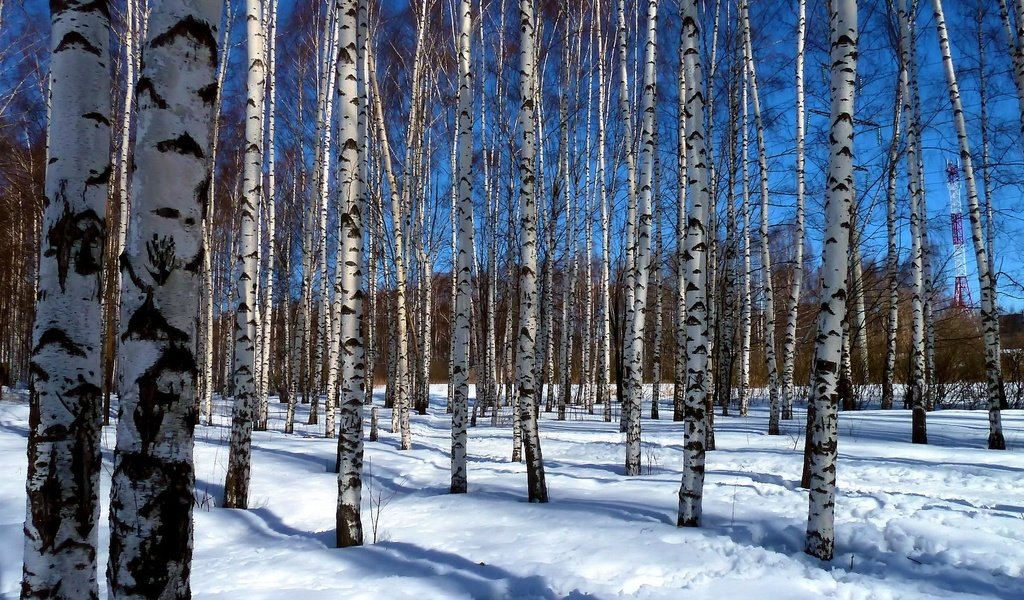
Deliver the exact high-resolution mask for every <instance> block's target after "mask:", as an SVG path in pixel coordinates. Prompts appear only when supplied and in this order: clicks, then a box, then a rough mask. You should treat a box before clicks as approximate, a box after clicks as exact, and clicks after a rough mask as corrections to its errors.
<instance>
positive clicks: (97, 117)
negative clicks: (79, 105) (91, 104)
mask: <svg viewBox="0 0 1024 600" xmlns="http://www.w3.org/2000/svg"><path fill="white" fill-rule="evenodd" d="M82 118H83V119H88V120H90V121H96V122H97V123H100V124H102V125H106V126H107V127H110V120H109V119H107V117H106V115H103V114H100V113H98V112H87V113H85V114H84V115H82Z"/></svg>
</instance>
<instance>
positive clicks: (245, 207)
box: [224, 0, 266, 508]
mask: <svg viewBox="0 0 1024 600" xmlns="http://www.w3.org/2000/svg"><path fill="white" fill-rule="evenodd" d="M245 8H246V12H245V28H246V51H247V57H248V78H247V79H246V84H245V87H246V91H247V94H248V100H247V102H246V109H245V165H244V168H243V169H244V170H243V175H242V178H243V181H242V197H241V201H242V206H241V229H240V233H239V236H240V237H239V244H238V254H237V255H236V257H235V263H236V264H237V265H238V280H237V282H236V286H235V289H236V293H237V294H238V304H237V305H236V309H235V339H234V343H235V360H234V365H233V375H232V377H233V379H234V383H235V401H234V407H233V409H232V412H231V439H230V450H229V453H228V472H227V479H226V480H225V483H224V506H225V508H248V507H249V474H250V469H251V464H250V463H251V453H252V448H251V444H252V423H253V416H254V411H253V408H254V406H253V403H254V401H255V399H256V398H255V392H256V389H255V381H256V332H257V330H258V327H259V316H258V313H257V305H256V300H257V299H256V290H257V288H258V287H259V276H258V274H257V271H256V269H257V254H258V252H259V248H258V245H257V241H256V228H257V225H256V223H257V212H258V210H259V206H260V200H261V197H262V195H263V93H264V89H265V86H266V64H265V63H264V57H265V47H264V44H265V40H264V36H265V33H266V32H265V30H264V28H263V7H262V6H261V2H260V0H246V3H245Z"/></svg>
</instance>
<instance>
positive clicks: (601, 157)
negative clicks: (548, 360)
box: [594, 0, 612, 422]
mask: <svg viewBox="0 0 1024 600" xmlns="http://www.w3.org/2000/svg"><path fill="white" fill-rule="evenodd" d="M602 5H603V0H596V1H595V3H594V15H595V17H594V18H595V19H596V20H597V21H598V22H601V21H602V20H603V19H602V12H601V7H602ZM597 33H598V35H597V113H598V116H597V185H598V192H599V200H598V203H599V204H600V206H601V276H600V279H599V284H598V289H599V290H600V292H599V293H600V295H601V301H600V305H599V311H600V315H599V316H598V349H597V352H598V361H597V370H598V373H599V374H600V375H599V381H598V388H597V401H598V402H599V403H601V405H602V409H603V412H604V420H605V421H606V422H607V421H611V420H612V410H611V408H612V407H611V393H610V386H611V321H610V319H611V248H610V244H611V226H610V223H609V215H608V184H607V181H606V177H605V138H606V129H605V127H606V126H605V123H606V119H607V104H606V101H607V92H606V90H605V55H604V29H603V28H602V27H598V29H597Z"/></svg>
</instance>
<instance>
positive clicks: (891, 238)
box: [881, 66, 906, 409]
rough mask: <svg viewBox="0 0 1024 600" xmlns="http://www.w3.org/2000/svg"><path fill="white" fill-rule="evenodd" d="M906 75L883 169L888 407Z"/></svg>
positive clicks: (887, 401) (884, 401) (888, 403)
mask: <svg viewBox="0 0 1024 600" xmlns="http://www.w3.org/2000/svg"><path fill="white" fill-rule="evenodd" d="M905 77H906V71H905V67H903V66H901V68H900V76H899V79H898V80H897V87H896V102H895V103H894V109H893V117H892V140H891V141H890V143H889V163H888V168H887V172H886V177H887V181H886V188H885V191H886V194H885V197H886V205H885V206H886V210H885V229H886V239H887V253H886V263H885V270H886V278H887V280H888V281H887V284H888V292H889V297H888V302H889V306H888V315H887V318H886V324H885V366H884V371H883V373H882V398H881V408H882V409H890V408H892V401H893V379H894V378H895V374H896V341H897V334H898V329H897V326H898V322H899V306H900V305H899V302H900V289H899V261H900V257H899V238H898V235H899V232H898V230H897V223H896V216H897V215H896V178H897V173H898V171H897V168H896V167H897V165H898V163H899V157H900V146H899V142H900V112H901V110H902V108H903V97H904V94H903V86H904V78H905Z"/></svg>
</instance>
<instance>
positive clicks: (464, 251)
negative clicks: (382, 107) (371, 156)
mask: <svg viewBox="0 0 1024 600" xmlns="http://www.w3.org/2000/svg"><path fill="white" fill-rule="evenodd" d="M471 4H472V3H471V1H470V0H460V1H459V12H458V16H459V36H458V40H459V46H458V47H459V114H458V134H459V138H458V157H457V171H456V172H457V178H458V188H459V190H458V191H459V202H458V207H457V210H458V216H457V224H458V236H457V242H458V245H457V248H458V254H457V257H456V265H455V267H456V274H455V327H454V329H453V337H452V349H451V351H452V354H453V358H452V376H453V380H452V391H453V395H452V464H451V487H450V491H451V493H453V494H463V493H465V492H466V488H467V486H468V482H467V479H468V478H467V473H466V441H467V440H466V416H467V412H468V408H469V333H470V304H471V301H472V293H473V290H472V288H471V284H472V281H471V276H472V268H473V180H472V168H473V72H472V64H473V63H472V58H471V55H470V52H471V41H470V38H471V37H472V35H473V21H472V17H471V14H470V10H471Z"/></svg>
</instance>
